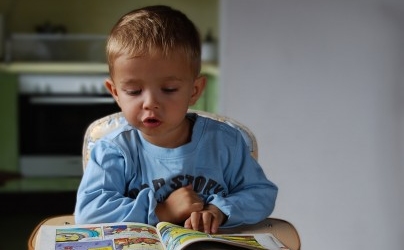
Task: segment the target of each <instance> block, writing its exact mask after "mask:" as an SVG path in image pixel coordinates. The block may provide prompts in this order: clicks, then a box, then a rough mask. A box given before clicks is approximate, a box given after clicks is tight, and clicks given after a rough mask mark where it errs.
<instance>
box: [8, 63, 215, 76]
mask: <svg viewBox="0 0 404 250" xmlns="http://www.w3.org/2000/svg"><path fill="white" fill-rule="evenodd" d="M1 72H5V73H34V74H39V73H48V74H49V73H50V74H64V73H69V74H70V73H78V74H80V73H86V74H93V73H94V74H95V73H108V65H107V64H105V63H70V62H69V63H66V62H38V63H33V62H15V63H0V73H1ZM202 72H203V73H205V74H211V75H216V76H217V75H219V68H218V66H217V65H216V64H213V63H203V64H202Z"/></svg>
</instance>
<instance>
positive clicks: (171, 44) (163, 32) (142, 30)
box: [106, 5, 201, 76]
mask: <svg viewBox="0 0 404 250" xmlns="http://www.w3.org/2000/svg"><path fill="white" fill-rule="evenodd" d="M156 53H161V54H162V55H163V56H164V57H169V56H170V55H172V54H173V53H180V54H182V55H184V57H185V59H186V60H188V61H189V63H190V67H191V69H192V70H193V71H194V72H195V76H197V75H199V73H200V69H201V39H200V34H199V32H198V30H197V28H196V27H195V25H194V24H193V22H192V21H191V20H190V19H188V17H187V16H186V15H185V14H184V13H182V12H180V11H178V10H175V9H172V8H171V7H168V6H164V5H155V6H148V7H144V8H140V9H136V10H133V11H131V12H129V13H127V14H125V15H124V16H122V17H121V18H120V19H119V20H118V22H117V23H116V24H115V25H114V27H113V28H112V30H111V32H110V34H109V37H108V40H107V46H106V55H107V62H108V67H109V71H110V74H111V76H112V74H113V70H114V61H115V60H116V59H117V58H118V57H120V56H122V55H126V56H128V57H129V58H131V57H142V56H151V55H153V54H156Z"/></svg>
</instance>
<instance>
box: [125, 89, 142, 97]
mask: <svg viewBox="0 0 404 250" xmlns="http://www.w3.org/2000/svg"><path fill="white" fill-rule="evenodd" d="M141 93H142V90H141V89H138V90H126V94H128V95H135V96H136V95H140V94H141Z"/></svg>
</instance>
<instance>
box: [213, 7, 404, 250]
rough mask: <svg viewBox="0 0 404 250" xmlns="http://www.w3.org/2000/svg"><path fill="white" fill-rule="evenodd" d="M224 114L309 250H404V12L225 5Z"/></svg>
mask: <svg viewBox="0 0 404 250" xmlns="http://www.w3.org/2000/svg"><path fill="white" fill-rule="evenodd" d="M220 8H221V10H220V30H221V34H220V36H219V38H220V47H219V51H220V67H221V74H220V83H221V84H222V85H221V93H220V112H221V113H222V114H224V115H227V116H230V117H232V118H235V119H237V120H239V121H241V122H243V123H245V124H246V125H248V126H249V127H250V128H251V129H252V130H253V131H254V132H255V134H256V136H257V139H258V144H259V159H260V162H261V164H262V165H263V167H264V168H265V171H266V173H267V174H268V175H269V176H270V178H271V179H272V180H273V181H274V182H276V183H277V184H278V185H279V188H280V191H279V198H278V202H277V205H276V209H275V212H274V213H273V216H274V217H280V218H283V219H286V220H289V221H290V222H292V223H293V224H294V225H295V226H296V227H297V229H298V231H299V233H300V237H301V240H302V249H303V250H320V249H321V250H322V249H327V250H334V249H335V250H337V249H338V250H339V249H344V250H347V249H348V250H349V249H404V238H403V236H404V212H403V211H404V204H403V203H404V201H403V192H402V191H403V190H404V185H403V184H402V183H403V180H404V172H403V168H404V149H403V145H404V100H403V97H404V94H403V91H404V86H403V84H404V1H402V0H384V1H383V0H351V1H334V0H304V1H301V0H289V1H285V0H271V1H267V0H253V1H243V0H221V4H220Z"/></svg>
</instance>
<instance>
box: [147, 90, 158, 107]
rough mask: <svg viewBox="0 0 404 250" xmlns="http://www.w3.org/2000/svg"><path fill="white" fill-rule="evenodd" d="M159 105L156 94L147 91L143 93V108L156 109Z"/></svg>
mask: <svg viewBox="0 0 404 250" xmlns="http://www.w3.org/2000/svg"><path fill="white" fill-rule="evenodd" d="M158 107H159V102H158V97H157V95H155V94H153V93H151V92H148V93H146V94H145V99H144V102H143V108H144V109H157V108H158Z"/></svg>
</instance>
